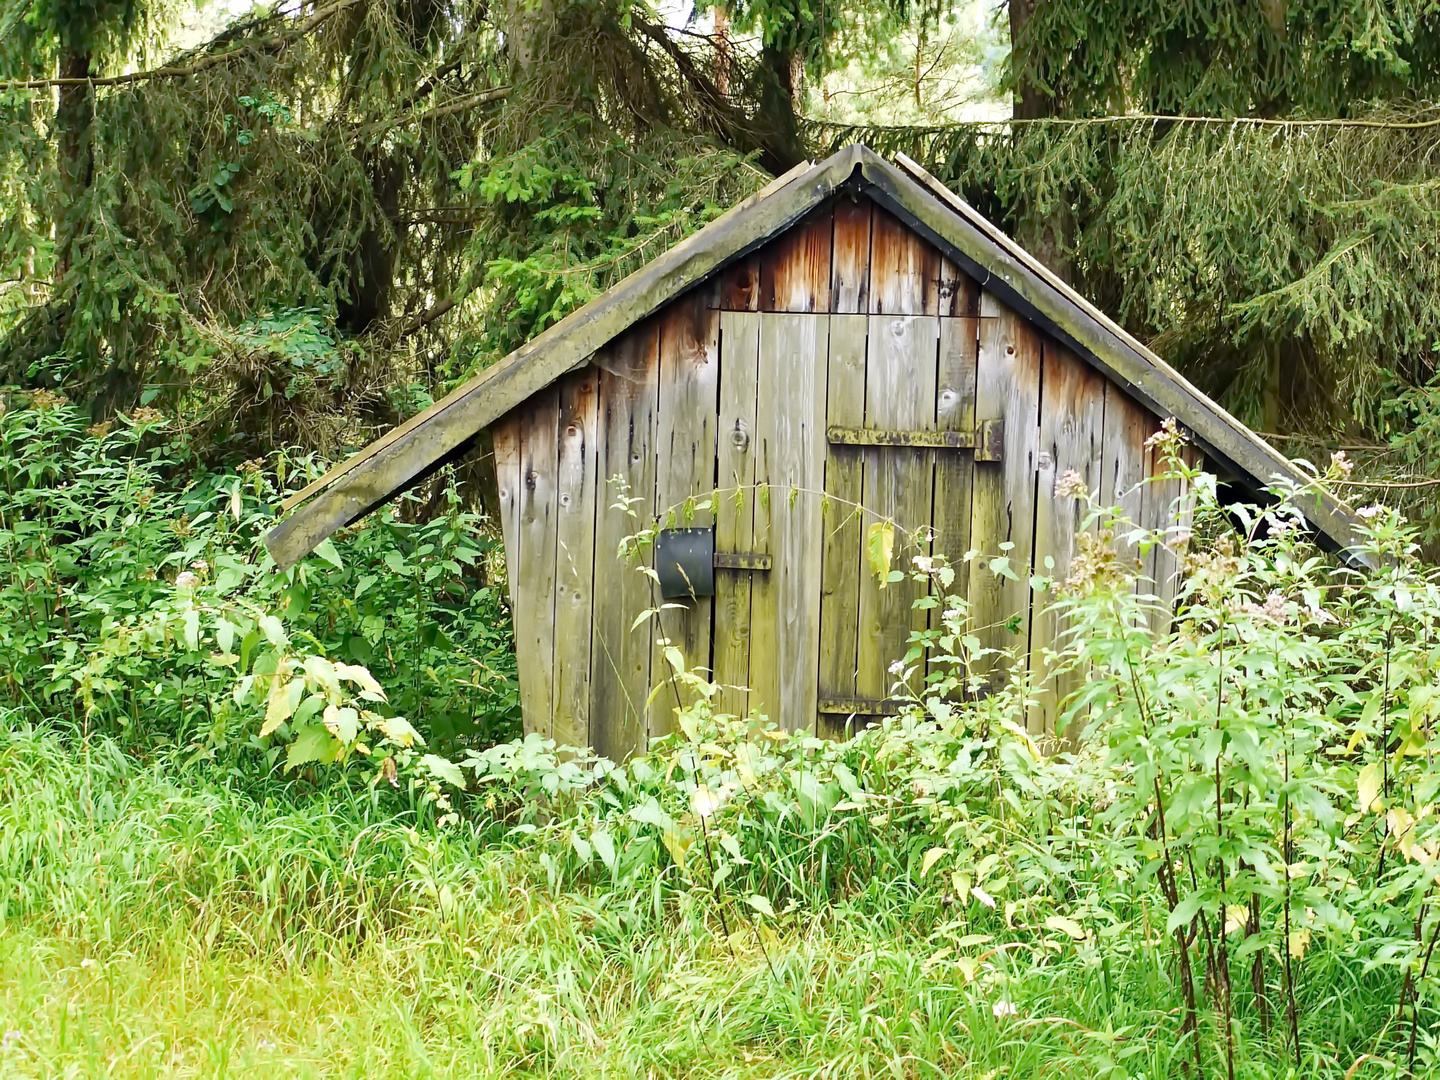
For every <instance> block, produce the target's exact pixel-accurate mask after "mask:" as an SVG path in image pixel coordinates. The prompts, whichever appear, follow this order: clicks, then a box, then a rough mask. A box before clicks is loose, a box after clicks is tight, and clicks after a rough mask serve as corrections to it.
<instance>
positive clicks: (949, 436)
mask: <svg viewBox="0 0 1440 1080" xmlns="http://www.w3.org/2000/svg"><path fill="white" fill-rule="evenodd" d="M826 436H827V438H828V439H829V441H830V444H831V445H832V446H908V447H915V448H917V449H922V450H973V451H975V460H976V461H1003V460H1004V452H1005V421H1004V420H981V421H980V423H978V424H976V425H975V429H974V430H973V431H887V430H884V429H881V428H847V427H832V428H830V429H829V431H827V432H826Z"/></svg>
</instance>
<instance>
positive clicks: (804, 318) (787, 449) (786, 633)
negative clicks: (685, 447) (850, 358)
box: [750, 268, 829, 730]
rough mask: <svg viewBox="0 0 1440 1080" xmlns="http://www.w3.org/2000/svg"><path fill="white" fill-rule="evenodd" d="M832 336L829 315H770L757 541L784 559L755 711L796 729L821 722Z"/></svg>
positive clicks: (764, 593)
mask: <svg viewBox="0 0 1440 1080" xmlns="http://www.w3.org/2000/svg"><path fill="white" fill-rule="evenodd" d="M827 273H828V268H827ZM828 338H829V318H828V317H827V316H817V315H797V314H769V315H762V316H761V322H760V368H759V373H758V379H757V390H756V406H757V408H756V431H757V436H758V438H757V440H756V441H757V451H756V480H757V482H758V483H763V484H764V485H765V497H763V498H757V500H756V507H755V537H756V548H757V549H758V550H761V551H766V552H768V553H769V554H771V555H772V556H773V557H774V560H775V562H774V569H773V570H772V571H771V572H770V573H768V574H758V575H756V578H755V581H754V582H753V583H752V586H751V647H750V683H751V691H752V693H751V706H752V708H755V707H758V708H760V709H761V710H763V711H765V712H766V714H767V715H768V716H769V717H770V718H771V719H772V720H774V721H775V722H776V723H778V724H780V725H781V726H782V727H784V728H786V729H788V730H801V729H813V728H814V726H815V722H816V715H817V713H816V700H817V686H818V663H819V648H820V641H819V630H820V575H821V551H822V548H823V536H824V532H823V526H822V520H821V513H820V510H821V501H822V499H823V489H824V483H825V473H824V469H825V377H826V355H827V352H828V344H829V342H828ZM762 526H763V532H762ZM762 537H763V545H762Z"/></svg>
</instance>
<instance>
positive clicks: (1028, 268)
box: [265, 146, 1366, 568]
mask: <svg viewBox="0 0 1440 1080" xmlns="http://www.w3.org/2000/svg"><path fill="white" fill-rule="evenodd" d="M842 189H853V190H858V191H860V192H861V193H863V194H865V195H867V196H868V197H870V198H871V199H873V200H874V201H875V202H876V203H877V204H879V205H880V206H882V207H884V208H885V209H886V210H888V211H889V212H890V213H892V214H894V215H895V216H896V217H898V218H899V219H900V220H901V221H903V222H905V224H907V225H908V226H909V227H910V228H912V229H914V230H915V231H916V232H917V233H919V234H920V235H921V236H923V237H924V238H925V239H926V240H928V241H929V242H930V243H932V244H934V245H935V246H936V247H937V248H938V249H939V250H940V251H941V252H942V253H944V254H945V255H946V256H947V257H949V258H950V259H951V260H953V261H954V262H955V263H956V264H957V265H958V266H959V267H960V269H961V270H963V271H965V272H966V273H967V274H969V275H970V276H971V277H973V278H974V279H975V280H976V281H977V282H978V283H979V284H980V286H981V287H982V288H983V289H985V290H987V291H989V292H990V293H992V294H993V295H994V296H995V297H996V298H997V299H999V300H1000V301H1001V302H1002V303H1004V304H1006V305H1007V306H1009V307H1010V308H1012V309H1013V310H1015V311H1016V312H1017V313H1018V314H1019V315H1021V316H1022V317H1024V318H1026V319H1028V320H1029V321H1031V322H1032V323H1034V324H1036V325H1037V326H1038V327H1039V328H1040V329H1042V330H1044V331H1045V332H1046V333H1047V334H1049V335H1050V336H1052V337H1054V338H1055V339H1056V340H1058V341H1059V342H1060V343H1061V344H1063V345H1065V346H1066V348H1068V349H1070V350H1071V351H1072V352H1074V353H1075V354H1076V355H1077V356H1079V357H1081V358H1082V359H1084V360H1085V361H1087V362H1088V363H1089V364H1091V365H1092V366H1093V367H1095V368H1097V369H1098V370H1099V371H1101V372H1103V373H1104V374H1105V375H1106V376H1108V377H1109V378H1110V379H1111V380H1112V381H1114V382H1115V383H1117V384H1118V385H1120V386H1121V387H1122V388H1123V389H1124V390H1125V391H1126V392H1127V393H1128V394H1129V395H1130V396H1131V397H1132V398H1134V399H1135V400H1136V401H1137V402H1139V403H1140V404H1142V405H1144V406H1146V407H1147V408H1148V409H1150V410H1151V411H1152V412H1154V413H1155V414H1156V415H1158V416H1162V417H1167V416H1173V417H1174V418H1175V419H1176V420H1177V421H1178V422H1179V423H1180V425H1181V426H1182V427H1184V428H1185V429H1186V430H1187V432H1188V433H1189V434H1190V436H1191V438H1192V439H1193V440H1194V441H1195V443H1196V444H1198V445H1199V447H1200V448H1201V449H1202V450H1203V451H1204V453H1205V454H1206V456H1207V457H1208V458H1209V459H1210V460H1211V461H1212V462H1214V463H1215V465H1217V466H1219V467H1220V468H1221V469H1223V470H1225V471H1227V472H1229V473H1231V474H1233V476H1234V477H1235V478H1236V479H1238V480H1239V481H1240V482H1241V484H1242V485H1243V486H1245V487H1247V488H1249V489H1250V490H1251V491H1252V492H1254V493H1255V494H1257V495H1259V494H1261V493H1263V492H1264V491H1265V490H1266V489H1267V488H1268V487H1270V486H1271V485H1272V484H1274V483H1275V482H1276V481H1277V480H1280V481H1282V482H1289V483H1292V484H1295V485H1297V486H1307V485H1311V490H1313V491H1314V493H1315V497H1314V498H1313V499H1310V498H1307V499H1306V500H1305V505H1304V507H1303V510H1304V513H1305V516H1306V518H1307V519H1308V520H1309V522H1310V524H1311V525H1312V526H1313V527H1314V528H1315V529H1316V530H1317V532H1318V533H1319V537H1320V540H1321V542H1322V543H1323V544H1324V545H1325V546H1326V547H1328V548H1331V549H1332V550H1338V551H1340V552H1341V553H1342V554H1344V555H1345V556H1346V557H1348V558H1349V559H1350V560H1351V561H1366V560H1364V559H1363V558H1362V557H1361V556H1359V555H1358V554H1357V553H1356V552H1355V551H1354V550H1353V546H1354V543H1355V537H1356V536H1357V535H1358V534H1357V533H1356V531H1355V530H1356V526H1357V522H1356V519H1355V517H1354V514H1353V513H1352V512H1351V510H1350V509H1349V508H1348V507H1347V506H1345V505H1344V504H1343V503H1341V502H1340V501H1338V500H1337V499H1335V498H1334V497H1333V496H1332V495H1331V494H1330V493H1329V492H1328V491H1325V490H1323V489H1321V488H1318V487H1314V486H1313V482H1312V481H1311V479H1310V478H1309V477H1306V476H1305V475H1304V474H1303V473H1301V472H1300V471H1299V470H1298V469H1297V468H1296V467H1295V466H1294V465H1292V464H1291V463H1290V462H1289V461H1288V460H1287V459H1286V458H1285V457H1284V456H1283V455H1281V454H1280V453H1279V452H1277V451H1276V450H1275V449H1274V448H1273V447H1271V446H1270V445H1269V444H1268V443H1266V442H1265V441H1264V440H1262V439H1261V438H1260V437H1259V436H1258V435H1256V434H1255V433H1254V432H1253V431H1251V430H1250V429H1249V428H1247V427H1246V426H1245V425H1243V424H1241V423H1240V422H1239V421H1238V420H1236V419H1235V418H1234V417H1232V416H1231V415H1230V414H1229V413H1227V412H1226V411H1225V410H1224V409H1222V408H1221V407H1220V406H1219V405H1218V404H1216V403H1215V402H1214V401H1212V400H1211V399H1210V398H1208V397H1206V396H1205V395H1204V394H1202V393H1201V392H1200V391H1199V390H1197V389H1196V388H1195V387H1194V386H1192V385H1191V384H1190V383H1189V382H1188V381H1187V380H1186V379H1184V378H1183V377H1182V376H1181V375H1180V374H1179V373H1178V372H1177V371H1175V369H1174V368H1172V367H1170V365H1168V364H1167V363H1165V361H1163V360H1161V359H1160V358H1159V357H1158V356H1156V355H1155V354H1154V353H1153V352H1151V351H1150V350H1149V349H1147V348H1146V347H1145V346H1144V345H1142V344H1141V343H1140V342H1139V341H1137V340H1135V338H1133V337H1131V336H1130V335H1129V334H1128V333H1126V332H1125V331H1124V330H1123V329H1122V328H1121V327H1120V326H1118V325H1117V324H1116V323H1115V322H1114V321H1113V320H1111V319H1110V318H1108V317H1107V316H1106V315H1105V314H1104V313H1103V312H1101V311H1100V310H1099V309H1097V308H1096V307H1094V306H1093V305H1092V304H1090V303H1089V302H1088V301H1087V300H1085V299H1084V298H1083V297H1082V296H1080V295H1079V294H1078V293H1077V292H1075V290H1074V289H1072V288H1070V287H1069V286H1068V285H1066V284H1065V283H1064V282H1063V281H1061V280H1060V279H1059V278H1058V277H1057V276H1056V275H1055V274H1053V273H1051V272H1050V270H1049V269H1048V268H1046V267H1045V266H1044V265H1043V264H1042V263H1041V262H1040V261H1039V260H1038V259H1036V258H1035V257H1034V256H1032V255H1031V254H1029V253H1028V252H1027V251H1025V250H1024V249H1023V248H1021V247H1020V246H1019V245H1018V244H1016V243H1015V242H1014V241H1013V240H1011V239H1010V238H1009V237H1008V236H1006V235H1005V234H1004V233H1003V232H1001V231H1000V230H999V229H997V228H996V227H995V226H994V225H992V224H991V223H990V222H988V221H986V220H985V218H983V217H982V216H981V215H980V214H979V213H978V212H977V211H976V210H975V209H974V208H972V207H971V206H969V205H968V204H967V203H966V202H965V201H964V200H962V199H961V198H960V197H959V196H957V195H955V194H954V193H953V192H951V191H949V190H948V189H947V188H946V187H945V186H944V185H943V184H941V183H940V182H939V181H938V180H937V179H935V177H933V176H931V175H930V174H929V173H927V172H926V171H925V170H924V169H922V168H921V167H920V166H919V165H917V164H916V163H915V162H913V161H911V160H910V159H909V158H907V157H905V156H904V155H900V156H899V158H898V159H897V164H891V163H890V162H888V161H885V160H884V159H882V158H881V157H879V156H878V155H876V154H875V153H874V151H872V150H870V149H869V148H868V147H864V146H849V147H846V148H845V149H843V150H841V151H840V152H839V153H837V154H834V155H832V156H831V157H829V158H827V159H826V160H825V161H822V162H820V163H819V164H818V165H808V164H806V165H800V166H798V167H797V168H795V169H793V170H791V171H790V172H788V173H786V174H785V175H784V176H781V177H779V178H778V179H776V180H775V181H773V182H772V183H770V184H769V185H768V186H766V187H765V188H763V189H762V190H760V191H759V192H757V193H756V194H754V195H752V196H750V197H749V198H748V199H746V200H744V201H743V202H741V203H739V204H737V205H736V206H734V207H732V208H731V209H730V210H728V211H727V212H726V213H724V214H723V215H721V216H720V217H719V218H717V219H716V220H715V221H713V222H711V223H710V224H709V225H707V226H705V227H704V228H703V229H701V230H699V231H698V232H696V233H694V234H693V235H691V236H689V237H687V238H686V239H684V240H682V241H680V242H679V243H678V244H676V245H675V246H674V247H672V248H670V249H669V250H667V251H666V252H664V253H663V254H662V255H660V256H658V257H657V258H655V259H654V260H653V261H651V262H649V263H647V264H646V265H645V266H643V267H641V268H640V269H639V270H637V271H635V272H634V273H633V274H631V275H630V276H629V277H627V278H625V279H624V280H623V281H621V282H619V283H618V284H617V285H615V286H614V287H613V288H611V289H609V290H608V291H606V292H605V293H603V294H601V295H600V296H598V297H596V298H595V299H593V300H591V301H590V302H589V303H588V304H586V305H585V306H584V307H582V308H580V309H579V310H577V311H575V312H572V313H571V314H570V315H568V316H567V317H566V318H564V319H562V320H561V321H560V322H558V323H556V324H554V325H553V326H551V327H550V328H548V329H547V330H545V331H544V332H543V333H541V334H539V335H537V336H536V337H535V338H533V339H531V340H530V341H528V342H526V343H525V344H524V345H522V346H521V347H520V348H518V349H516V350H515V351H514V352H512V353H511V354H510V355H509V356H506V357H505V358H504V359H502V360H500V361H498V362H496V363H495V364H493V365H491V366H490V367H488V368H486V369H485V370H484V371H482V372H481V373H480V374H479V375H477V376H475V378H473V379H471V380H470V381H469V382H467V383H465V384H464V385H463V386H460V387H458V388H456V389H455V390H453V391H452V392H451V393H450V394H448V395H446V396H445V397H444V398H442V399H441V400H439V401H437V402H435V404H433V405H431V406H430V407H429V408H428V409H426V410H425V411H424V412H421V413H419V414H417V415H416V416H414V417H412V418H411V419H410V420H408V421H406V422H405V423H404V424H401V425H400V426H399V427H396V428H394V429H393V430H391V431H390V432H388V433H387V434H385V435H383V436H381V437H380V438H379V439H376V440H375V441H374V442H372V443H371V444H370V445H369V446H367V447H365V448H364V449H363V450H361V451H360V452H359V453H357V454H355V455H354V456H353V457H351V458H349V459H348V460H347V461H344V462H342V463H341V464H339V465H337V466H336V467H335V468H333V469H331V470H330V471H329V472H328V473H326V474H325V475H324V476H322V477H321V478H320V479H319V480H317V481H315V482H314V483H313V484H311V485H310V486H309V487H307V488H305V489H304V490H303V491H300V492H298V493H297V494H295V495H293V496H291V497H290V498H289V499H287V500H286V502H285V503H283V504H282V505H281V509H282V510H291V509H293V508H295V507H297V506H299V507H300V508H299V509H298V510H297V511H296V512H295V513H292V514H291V515H290V516H289V517H287V518H286V519H284V520H283V521H281V522H280V523H279V524H278V525H276V526H275V527H274V528H273V529H272V530H271V531H270V532H269V533H268V534H266V536H265V545H266V547H267V548H269V550H270V553H271V555H272V556H273V557H274V559H275V561H276V563H277V564H279V565H280V566H281V567H282V568H287V567H290V566H293V565H294V564H295V563H296V562H298V561H299V560H300V559H301V558H302V557H303V556H304V555H306V554H307V553H309V552H310V551H312V550H313V549H314V548H315V546H316V545H317V544H319V543H320V542H321V541H322V540H324V539H325V538H326V537H328V536H330V535H331V534H332V533H334V532H335V531H336V530H337V529H340V528H343V527H344V526H346V525H348V524H350V523H351V522H353V521H357V520H359V519H360V518H362V517H364V516H365V515H366V514H368V513H369V512H370V511H371V510H373V509H375V508H376V507H377V506H380V505H381V504H382V503H384V502H386V501H388V500H389V499H391V498H393V497H394V496H395V495H397V494H399V493H400V492H401V491H403V490H404V489H405V488H407V487H409V486H410V485H412V484H414V483H416V482H418V481H419V480H421V479H423V478H424V477H425V476H427V475H429V474H430V473H431V472H433V471H434V470H435V469H437V468H439V467H440V466H442V465H444V464H446V463H447V462H450V461H453V460H455V459H456V458H458V457H460V456H463V455H464V454H465V453H467V452H468V451H469V450H470V449H471V448H472V447H473V446H474V441H475V437H476V436H477V435H478V433H479V432H480V431H482V430H483V429H484V428H486V427H487V426H488V425H489V424H491V423H492V422H494V421H495V420H497V419H499V418H500V417H501V416H503V415H504V414H505V413H507V412H509V411H510V410H511V409H513V408H515V407H516V406H517V405H519V404H521V403H522V402H523V401H525V399H526V398H528V397H530V396H531V395H532V394H534V393H536V392H537V391H540V390H543V389H544V388H545V387H547V386H549V385H550V384H551V383H553V382H554V381H555V380H556V379H558V378H560V377H561V376H562V375H564V374H565V373H566V372H568V371H570V370H572V369H574V368H576V367H578V366H580V365H582V364H584V363H585V362H586V361H587V360H588V359H589V358H590V356H591V355H592V354H593V353H594V352H595V351H596V350H597V349H600V348H601V347H603V346H604V345H606V344H607V343H609V342H610V341H611V340H612V339H614V338H616V337H617V336H619V335H620V334H621V333H623V332H624V331H625V330H626V329H628V328H629V327H630V326H632V325H634V324H635V323H637V322H639V321H640V320H641V319H643V318H645V317H646V316H648V315H650V314H651V313H653V312H655V311H657V310H658V309H659V308H661V307H663V306H664V305H665V304H666V303H668V302H669V301H671V300H673V299H675V298H676V297H678V296H679V295H680V294H681V293H683V292H685V291H686V290H687V289H690V288H691V287H692V286H694V285H697V284H698V283H700V282H701V281H703V280H705V279H706V278H708V277H710V276H711V275H713V274H715V273H717V272H718V271H720V270H721V269H723V268H724V267H725V266H727V265H729V264H730V263H732V262H734V261H735V260H737V259H739V258H741V257H743V256H744V255H746V254H748V253H750V252H751V251H754V250H755V249H756V248H758V247H760V246H761V245H762V244H764V243H765V242H766V241H768V240H771V239H773V238H774V237H776V236H778V235H779V234H781V233H783V232H784V231H785V230H787V229H788V228H790V227H791V226H792V225H795V224H796V223H797V222H799V221H800V219H801V218H803V217H804V216H805V215H806V214H808V213H809V212H810V211H812V210H814V209H815V208H816V207H818V206H819V205H820V204H821V203H822V202H824V201H825V200H826V199H828V198H829V197H830V196H832V195H834V194H836V193H837V192H839V191H841V190H842ZM307 500H309V501H307ZM302 503H303V504H304V505H301V504H302Z"/></svg>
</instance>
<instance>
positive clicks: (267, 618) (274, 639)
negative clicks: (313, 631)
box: [260, 615, 290, 649]
mask: <svg viewBox="0 0 1440 1080" xmlns="http://www.w3.org/2000/svg"><path fill="white" fill-rule="evenodd" d="M260 631H261V633H263V634H264V635H265V639H266V640H267V641H269V642H270V644H271V645H273V646H275V648H277V649H283V648H285V646H286V644H287V643H288V642H289V640H290V639H289V638H288V637H286V635H285V627H284V625H283V624H282V623H281V622H280V620H279V619H277V618H276V617H275V616H274V615H261V616H260Z"/></svg>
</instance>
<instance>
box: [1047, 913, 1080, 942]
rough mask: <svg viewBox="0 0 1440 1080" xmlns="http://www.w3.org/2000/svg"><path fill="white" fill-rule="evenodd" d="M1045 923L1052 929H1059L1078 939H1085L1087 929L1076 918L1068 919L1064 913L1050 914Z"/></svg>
mask: <svg viewBox="0 0 1440 1080" xmlns="http://www.w3.org/2000/svg"><path fill="white" fill-rule="evenodd" d="M1045 925H1046V926H1047V927H1049V928H1050V929H1051V930H1059V931H1060V932H1061V933H1062V934H1068V935H1069V936H1070V937H1072V938H1074V939H1075V940H1076V941H1084V940H1085V931H1084V930H1083V929H1081V927H1080V924H1079V923H1077V922H1076V921H1075V920H1074V919H1067V918H1065V916H1063V915H1050V916H1048V917H1047V918H1046V919H1045Z"/></svg>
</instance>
